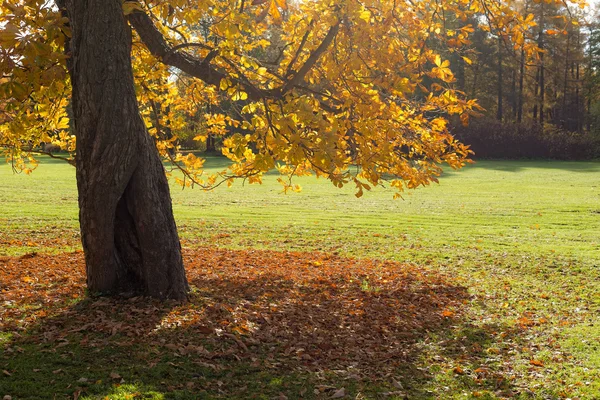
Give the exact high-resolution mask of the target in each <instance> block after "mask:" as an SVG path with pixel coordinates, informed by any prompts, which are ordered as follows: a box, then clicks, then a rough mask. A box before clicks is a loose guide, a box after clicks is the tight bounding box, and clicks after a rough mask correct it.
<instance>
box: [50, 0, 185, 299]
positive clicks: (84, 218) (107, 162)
mask: <svg viewBox="0 0 600 400" xmlns="http://www.w3.org/2000/svg"><path fill="white" fill-rule="evenodd" d="M57 3H58V4H59V6H62V7H63V8H64V9H65V10H66V13H67V16H68V18H69V22H70V25H71V29H72V39H71V41H70V46H71V47H70V53H71V60H70V74H71V81H72V85H73V113H74V123H75V132H76V135H77V157H76V161H77V188H78V191H79V209H80V211H79V221H80V226H81V239H82V243H83V250H84V253H85V261H86V269H87V284H88V289H89V290H90V291H91V292H99V293H102V294H119V293H141V294H145V295H149V296H153V297H157V298H172V299H183V298H185V297H186V293H187V290H188V284H187V280H186V277H185V271H184V268H183V261H182V257H181V246H180V243H179V237H178V234H177V228H176V225H175V220H174V218H173V211H172V207H171V197H170V194H169V186H168V182H167V179H166V176H165V172H164V169H163V166H162V163H161V160H160V157H159V155H158V153H157V150H156V148H155V147H154V144H153V142H152V139H151V138H150V136H149V135H148V133H147V131H146V127H145V125H144V122H143V121H142V118H141V116H140V114H139V110H138V104H137V100H136V96H135V91H134V83H133V72H132V67H131V31H130V29H129V27H128V25H127V22H126V20H125V17H124V15H123V11H122V8H121V7H122V6H121V3H122V2H121V1H120V0H57Z"/></svg>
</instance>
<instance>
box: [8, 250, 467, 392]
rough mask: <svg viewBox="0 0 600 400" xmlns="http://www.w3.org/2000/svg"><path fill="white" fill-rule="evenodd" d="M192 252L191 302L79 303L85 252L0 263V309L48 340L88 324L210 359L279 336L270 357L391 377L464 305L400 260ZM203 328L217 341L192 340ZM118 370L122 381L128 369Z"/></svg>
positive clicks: (452, 291)
mask: <svg viewBox="0 0 600 400" xmlns="http://www.w3.org/2000/svg"><path fill="white" fill-rule="evenodd" d="M184 261H185V264H186V269H187V275H188V280H189V282H190V284H191V286H192V288H193V290H192V292H191V294H190V298H189V302H188V303H186V304H179V305H165V304H161V303H159V302H155V301H153V300H151V299H144V298H140V297H136V298H131V299H128V300H125V299H121V300H119V299H110V298H101V299H92V300H90V301H86V302H82V303H80V304H79V305H78V306H77V307H75V308H73V307H72V294H78V295H80V296H81V297H82V296H84V291H83V289H84V285H85V277H84V265H83V255H82V254H81V253H76V254H60V255H56V256H48V255H43V256H36V257H33V258H29V259H23V260H19V259H16V258H10V259H8V260H7V261H3V262H2V263H1V264H0V287H2V288H3V289H4V290H5V291H3V292H2V297H3V301H5V302H7V303H6V304H10V307H1V308H0V330H2V331H3V332H12V331H15V330H22V329H25V328H27V327H29V326H31V325H32V324H33V323H39V322H41V320H42V319H44V324H45V330H44V331H45V332H47V336H48V337H45V338H44V340H48V341H50V342H54V343H58V344H60V343H66V342H65V340H71V341H72V338H71V337H69V338H68V339H67V338H66V336H68V335H72V334H81V335H84V336H83V338H82V339H81V343H80V345H81V346H100V345H103V343H104V344H105V343H106V341H107V340H109V341H118V342H127V343H134V342H144V343H146V344H147V345H150V346H151V347H156V346H159V347H160V348H162V349H166V351H168V353H169V354H172V353H175V354H177V357H180V356H181V357H185V356H188V355H193V356H194V358H195V359H200V360H202V359H204V360H206V361H210V360H212V359H216V358H218V357H228V356H229V357H234V356H235V357H236V358H238V357H239V359H242V358H247V357H255V356H256V353H254V352H256V347H255V346H257V345H259V346H262V345H266V344H273V343H276V344H277V345H276V346H275V347H273V348H272V349H271V350H270V354H269V360H268V361H269V362H271V363H273V364H277V365H279V363H281V362H285V363H288V364H289V365H295V366H297V367H298V368H308V369H323V368H328V369H336V368H337V367H339V366H340V365H355V366H356V368H358V369H361V368H364V367H367V366H372V365H373V362H374V361H373V360H386V361H385V363H381V365H379V364H378V365H377V368H376V369H375V370H376V371H375V372H373V374H374V375H377V376H380V377H384V376H389V374H390V373H392V372H394V371H396V368H398V367H400V366H402V365H404V363H406V361H407V359H408V357H410V352H407V348H410V346H412V345H413V344H414V342H415V341H417V340H418V339H419V338H421V337H422V336H423V335H425V334H426V332H432V331H435V330H437V329H443V327H444V326H446V321H445V317H443V316H442V312H443V310H444V309H453V310H456V309H459V308H460V307H462V302H463V300H464V299H465V298H466V297H467V296H468V295H467V293H466V291H465V290H464V288H461V287H457V286H455V285H454V284H453V283H452V282H451V277H446V276H443V275H438V274H433V273H429V274H424V273H423V272H422V271H421V270H420V269H419V268H418V267H416V266H411V265H404V264H400V263H394V262H382V261H376V260H356V259H349V258H342V257H338V256H330V255H326V254H320V253H299V252H276V251H257V250H240V251H232V250H223V249H214V248H201V249H193V250H192V249H184ZM25 277H30V278H31V279H32V280H33V281H32V282H28V283H25V282H23V279H22V278H25ZM23 309H27V310H28V311H27V316H26V317H23V312H22V310H23ZM198 337H200V338H201V340H202V341H208V342H209V343H210V346H208V345H207V346H203V345H201V344H200V343H198V342H193V341H192V340H191V339H190V338H196V340H197V339H198ZM159 338H161V339H165V340H163V341H162V342H160V341H159ZM203 343H204V342H203ZM269 346H270V345H269ZM163 351H164V350H163ZM203 362H204V361H203ZM369 369H371V368H369ZM112 372H114V374H115V375H114V376H111V379H112V380H115V381H119V380H120V375H119V372H121V373H122V371H112ZM117 375H119V376H117ZM336 390H337V393H339V396H341V394H342V393H343V392H341V388H339V387H338V388H337V389H336ZM334 393H336V392H335V391H334V390H332V391H331V393H328V395H329V396H332V395H333V394H334ZM340 398H342V397H340Z"/></svg>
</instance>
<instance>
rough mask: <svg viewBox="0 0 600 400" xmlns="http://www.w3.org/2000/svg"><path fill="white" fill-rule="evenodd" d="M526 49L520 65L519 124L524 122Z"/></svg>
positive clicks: (522, 51) (522, 53)
mask: <svg viewBox="0 0 600 400" xmlns="http://www.w3.org/2000/svg"><path fill="white" fill-rule="evenodd" d="M524 70H525V49H524V47H521V61H520V63H519V99H518V100H517V122H518V123H519V124H520V123H521V121H522V120H523V79H524V78H525V76H524V75H525V71H524Z"/></svg>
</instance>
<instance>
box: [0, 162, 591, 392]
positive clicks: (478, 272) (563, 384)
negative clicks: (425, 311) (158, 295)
mask: <svg viewBox="0 0 600 400" xmlns="http://www.w3.org/2000/svg"><path fill="white" fill-rule="evenodd" d="M207 166H208V168H211V169H218V168H221V167H222V166H223V160H222V159H219V158H210V159H209V160H208V162H207ZM74 172H75V171H74V169H73V168H72V167H70V166H68V165H65V164H61V163H59V162H56V161H54V160H47V159H44V160H43V165H42V166H41V167H40V168H39V169H38V170H37V171H35V172H34V174H32V175H31V176H16V175H13V174H12V172H11V170H10V167H9V166H1V167H0V210H1V213H0V257H1V256H4V257H20V256H23V255H26V254H30V253H33V252H37V253H45V254H56V255H57V256H60V254H63V253H66V252H73V251H76V250H77V249H79V243H78V239H79V237H78V231H77V194H76V186H75V182H74ZM598 177H600V163H598V162H550V161H548V162H541V161H535V162H534V161H519V162H517V161H510V162H507V161H481V162H478V163H476V164H475V165H473V166H469V167H467V168H465V169H464V170H462V171H458V172H455V171H447V172H446V173H445V174H444V175H443V176H442V178H441V180H440V182H441V183H440V184H439V185H434V186H431V187H429V188H425V189H419V190H417V191H413V192H410V193H406V195H405V196H404V200H399V201H394V200H392V193H391V192H390V191H389V190H386V189H377V190H375V191H373V192H369V193H366V194H365V196H363V198H361V199H356V198H355V197H354V196H353V190H352V188H350V187H348V188H344V189H341V190H338V189H335V188H334V187H333V186H332V185H331V184H329V183H328V182H326V181H323V180H314V179H308V178H305V179H298V182H297V183H299V184H301V185H302V186H303V188H304V190H303V192H301V193H299V194H291V195H283V194H280V191H281V188H280V186H279V184H278V183H276V182H275V179H274V177H267V179H265V184H263V185H261V186H246V187H243V186H242V185H241V182H238V183H236V184H235V185H234V186H233V187H232V188H229V189H226V188H222V189H218V190H216V191H214V192H208V193H206V192H201V191H198V190H189V189H186V190H181V188H178V187H176V186H173V188H172V197H173V204H174V212H175V215H176V219H177V222H178V225H179V228H180V235H181V238H182V243H183V246H184V247H185V248H187V249H190V251H195V250H194V249H196V250H197V249H206V248H212V249H214V248H216V249H256V250H261V251H262V250H289V251H298V252H303V253H305V254H309V253H310V254H315V253H314V252H320V253H319V254H330V255H334V256H336V257H356V258H359V259H378V260H382V261H383V260H389V261H395V262H400V263H403V264H404V265H409V266H410V267H411V268H416V269H418V270H421V271H425V272H426V273H428V274H433V275H435V274H442V275H443V276H449V277H451V280H452V282H453V283H455V284H456V285H458V286H460V287H464V288H466V290H467V294H466V295H465V296H464V297H462V298H460V299H454V300H456V301H457V302H458V303H459V304H460V305H457V306H455V307H454V308H452V309H450V310H445V309H444V312H446V313H447V316H448V318H449V319H451V320H452V322H451V323H448V324H446V325H444V324H441V325H439V326H438V325H435V326H431V328H430V329H429V328H428V327H425V328H424V330H423V331H419V332H420V338H419V340H415V341H410V342H407V343H406V346H407V348H409V349H411V351H412V353H411V354H413V355H412V356H411V357H410V360H409V362H407V363H406V365H404V366H396V367H395V370H394V371H395V373H394V375H393V376H392V377H387V378H385V379H384V378H381V377H378V376H371V375H368V374H366V375H362V378H361V379H359V380H353V379H349V378H348V373H346V375H344V374H342V373H340V372H339V369H340V368H341V366H344V364H343V363H340V365H339V366H337V367H336V366H335V365H334V364H335V363H332V364H331V365H329V364H327V363H324V367H323V368H322V370H318V369H314V368H312V369H311V368H308V367H306V368H305V367H303V366H302V365H300V364H297V363H296V361H292V360H291V356H290V355H289V354H288V355H286V353H282V354H281V358H279V359H278V360H277V362H278V363H279V364H280V365H279V367H278V368H266V367H264V363H262V362H263V361H264V360H266V359H268V354H269V352H270V351H272V350H271V349H270V348H269V347H268V346H267V345H266V344H264V343H259V344H257V345H256V349H255V350H252V349H251V350H252V351H251V353H252V354H253V356H252V357H254V358H256V360H258V361H260V362H261V363H262V364H260V365H261V366H256V365H257V361H256V360H254V361H253V360H252V359H251V358H252V357H251V358H245V357H242V358H241V361H238V360H236V359H235V357H234V359H233V360H229V359H226V360H219V362H215V363H214V364H215V365H219V366H220V367H219V368H221V369H217V370H216V371H215V369H213V368H209V367H206V366H200V367H199V366H198V364H194V362H193V361H194V360H193V359H188V357H185V356H182V355H181V354H179V356H174V355H173V354H171V353H169V352H168V351H166V350H165V349H164V348H163V347H161V346H162V344H160V343H159V344H153V343H151V342H145V341H142V342H141V343H139V342H137V343H135V344H131V345H126V346H119V342H120V340H117V339H115V338H114V337H111V336H108V337H107V336H106V335H104V336H102V335H100V334H98V335H99V336H97V337H96V336H94V335H91V337H92V338H95V340H98V341H99V343H102V345H100V344H99V345H98V352H96V353H92V354H89V353H88V352H87V350H85V349H82V348H81V347H80V346H79V345H77V344H76V343H79V341H81V340H82V338H81V337H79V336H77V335H79V333H77V334H74V333H68V331H64V329H66V328H64V329H63V328H60V329H63V331H64V333H65V335H66V340H68V344H67V345H63V346H60V347H59V348H56V347H53V346H52V345H47V346H48V347H44V346H45V345H44V344H43V343H41V342H33V343H30V342H28V340H27V338H28V337H37V336H36V335H39V329H42V330H43V329H45V328H43V326H44V323H45V322H44V321H46V320H45V319H44V318H40V320H38V321H37V322H36V323H32V324H31V325H28V326H27V327H24V328H23V329H22V330H15V331H10V332H2V334H0V346H4V349H5V350H6V349H11V351H12V353H7V352H6V351H5V352H4V354H2V350H0V367H1V368H0V369H5V370H6V371H7V372H9V373H10V374H11V376H7V375H5V376H4V377H0V395H2V394H5V393H6V394H11V393H16V391H15V390H16V389H15V388H17V387H25V388H26V389H19V390H21V391H20V392H19V393H21V394H20V397H19V398H36V396H37V398H51V397H52V396H51V394H52V393H55V392H56V391H58V390H61V391H62V392H61V393H62V394H63V395H65V393H69V395H70V396H71V398H72V397H73V393H75V392H76V391H77V390H79V389H77V388H80V389H81V391H80V393H81V396H82V397H85V396H88V398H102V396H108V397H109V398H118V399H121V398H123V399H125V398H133V397H135V396H137V397H139V398H144V396H145V397H146V398H163V397H164V398H186V396H188V397H189V398H197V397H204V398H277V397H278V396H280V394H282V395H285V396H287V397H288V398H290V399H292V398H299V397H300V396H301V395H302V396H303V397H304V398H322V397H323V398H324V397H328V396H331V395H332V393H333V392H332V391H331V390H330V389H329V388H330V387H333V388H340V387H342V386H343V387H344V388H345V390H346V393H347V398H350V397H352V398H377V397H378V396H380V395H381V393H388V394H390V393H391V394H390V395H389V396H388V397H391V398H394V396H395V397H396V398H403V396H404V395H405V394H406V395H408V396H409V397H410V398H457V399H459V398H461V399H462V398H506V397H516V398H540V399H545V398H568V397H570V398H576V397H579V398H590V399H593V398H600V346H598V344H597V343H598V342H600V340H599V339H600V325H599V315H600V290H599V289H600V279H599V278H600V269H599V265H600V184H599V183H598V182H599V180H598ZM265 254H266V253H265ZM268 254H271V253H268ZM307 257H308V255H307ZM11 260H14V259H13V258H11ZM0 266H2V264H1V263H0ZM232 273H234V272H232ZM356 285H357V290H359V291H360V292H361V293H363V294H364V295H365V296H374V297H376V298H379V297H380V296H387V295H389V293H390V292H389V288H386V287H385V285H381V284H379V283H378V281H377V276H376V275H374V276H370V277H363V278H362V279H360V280H358V281H357V282H356ZM195 287H196V288H200V289H198V290H200V291H202V283H201V280H199V281H198V282H197V284H196V286H195ZM195 290H196V289H195ZM431 296H433V295H431ZM81 298H84V295H83V293H81ZM211 298H212V297H211ZM60 299H61V300H60V302H62V303H61V304H63V303H64V307H68V308H67V309H68V310H73V309H74V307H75V311H73V312H75V313H78V314H77V315H80V316H81V317H82V318H83V316H84V315H86V313H89V312H91V313H92V314H93V311H94V308H93V307H92V306H91V305H89V304H88V303H87V301H84V302H83V303H81V304H83V305H82V306H80V307H82V309H81V310H77V309H76V307H78V304H79V302H78V301H79V300H78V299H76V300H74V299H67V298H66V297H65V296H63V297H61V298H60ZM67 300H68V301H69V302H70V303H69V304H67ZM454 300H453V301H454ZM205 301H208V300H206V299H204V300H202V301H199V300H198V301H197V302H194V301H192V306H193V307H196V308H197V309H203V307H205V305H204V304H205V303H204V302H205ZM73 303H77V304H73ZM408 303H410V301H408ZM20 304H21V303H20ZM29 306H31V305H29ZM20 307H23V308H24V310H23V313H24V314H23V315H25V314H26V313H27V312H28V311H27V303H26V302H25V303H22V304H21V305H20ZM90 307H91V308H90ZM64 309H65V308H61V309H60V310H61V311H60V312H58V311H57V312H58V317H57V318H58V319H59V320H61V318H66V316H69V315H70V314H68V312H67V313H66V314H64ZM165 312H166V311H165ZM266 312H267V314H268V313H269V311H266ZM435 312H441V310H437V311H435ZM65 315H66V316H65ZM274 315H277V314H276V313H275V314H274ZM50 317H52V318H54V317H56V315H55V314H52V315H49V316H48V317H46V318H50ZM244 318H246V317H244ZM40 321H41V324H42V327H40V325H39V324H40ZM61 321H62V320H61ZM157 321H158V317H157ZM157 321H154V322H155V323H156V322H157ZM401 322H402V321H398V323H399V324H400V323H401ZM47 324H48V326H54V325H52V324H53V323H50V322H48V321H47ZM390 324H391V326H395V325H393V323H390ZM61 326H62V325H61ZM36 329H37V330H36ZM60 329H59V330H60ZM182 335H183V336H182ZM190 335H191V337H194V338H195V339H194V340H196V339H197V335H196V334H195V333H193V331H191V330H183V331H182V332H180V333H179V334H178V336H177V337H178V338H180V339H181V338H182V337H183V338H189V337H190ZM16 336H18V337H16ZM166 337H168V336H166ZM242 337H243V338H246V336H243V335H242ZM250 337H251V335H250ZM181 340H189V339H181ZM198 340H200V339H198ZM207 340H208V339H206V340H205V339H201V340H200V342H201V343H204V344H206V345H207V346H208V345H210V340H208V341H207ZM21 343H23V344H21ZM232 346H234V347H235V344H233V345H232ZM16 348H20V349H21V351H20V350H18V349H17V350H15V349H16ZM0 349H1V347H0ZM148 352H150V353H149V354H154V356H153V357H155V358H156V357H159V358H160V359H159V360H158V361H157V360H154V359H153V360H154V361H152V362H157V364H156V365H157V368H158V370H156V371H153V372H152V373H147V372H144V371H143V368H141V367H140V365H142V361H143V362H146V363H147V362H149V361H148V359H149V357H150V356H144V355H145V354H146V353H148ZM276 353H277V352H276ZM140 354H141V355H142V356H140ZM277 354H279V353H277ZM136 357H138V358H136ZM139 357H142V360H141V361H140V359H139ZM144 357H146V358H144ZM74 360H77V361H74ZM95 360H96V362H94V361H95ZM39 363H42V364H43V368H36V365H38V364H39ZM169 363H171V364H169ZM172 364H173V365H172ZM377 365H378V360H372V367H373V368H376V366H377ZM345 366H346V367H347V365H345ZM113 367H114V368H117V367H118V368H117V369H118V371H119V374H121V375H122V379H123V383H121V381H120V380H118V381H116V380H114V379H111V378H110V372H111V371H112V369H114V368H113ZM338 367H340V368H338ZM34 369H40V370H42V371H43V372H42V371H40V372H37V373H32V372H31V371H33V370H34ZM59 369H62V370H63V371H65V372H64V373H63V372H59V373H57V374H53V373H52V371H56V370H59ZM11 371H19V374H25V372H24V371H27V373H26V375H21V376H20V377H19V376H18V375H19V374H17V373H13V372H11ZM123 371H128V373H127V374H125V372H123ZM161 371H162V372H161ZM40 373H42V374H44V379H39V378H40V376H39V374H40ZM153 374H158V375H157V376H154V375H153ZM87 376H89V379H92V378H94V379H95V380H94V381H93V382H92V381H90V382H85V385H84V384H83V383H81V382H80V383H77V381H78V380H79V379H80V378H82V377H87ZM365 376H366V377H367V378H368V377H369V376H371V378H372V379H367V378H365ZM96 378H97V379H96ZM25 381H27V382H28V383H27V385H29V386H25V385H24V383H23V382H25ZM50 381H54V383H53V384H51V385H49V384H48V382H50ZM97 381H101V382H100V383H97ZM42 382H46V383H42ZM190 382H191V383H193V385H192V386H190V387H189V388H188V387H187V386H186V385H187V384H189V383H190ZM218 382H220V385H219V384H218ZM69 385H70V387H69V388H68V389H65V388H67V387H68V386H69ZM4 388H10V389H11V390H12V391H11V392H8V391H7V390H6V389H5V390H3V389H4ZM59 388H60V389H59ZM244 388H245V389H244ZM242 389H243V390H242ZM44 390H45V392H44ZM4 392H5V393H4ZM193 393H196V395H194V394H193ZM394 393H395V394H394ZM134 395H135V396H134ZM128 396H129V397H128ZM59 398H60V396H59ZM281 398H283V397H281Z"/></svg>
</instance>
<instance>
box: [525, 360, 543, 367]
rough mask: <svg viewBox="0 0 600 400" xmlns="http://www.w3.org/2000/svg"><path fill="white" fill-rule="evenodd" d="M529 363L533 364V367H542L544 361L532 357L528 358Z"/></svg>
mask: <svg viewBox="0 0 600 400" xmlns="http://www.w3.org/2000/svg"><path fill="white" fill-rule="evenodd" d="M529 364H531V365H533V366H535V367H543V366H544V362H543V361H541V360H536V359H534V358H532V359H531V360H529Z"/></svg>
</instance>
